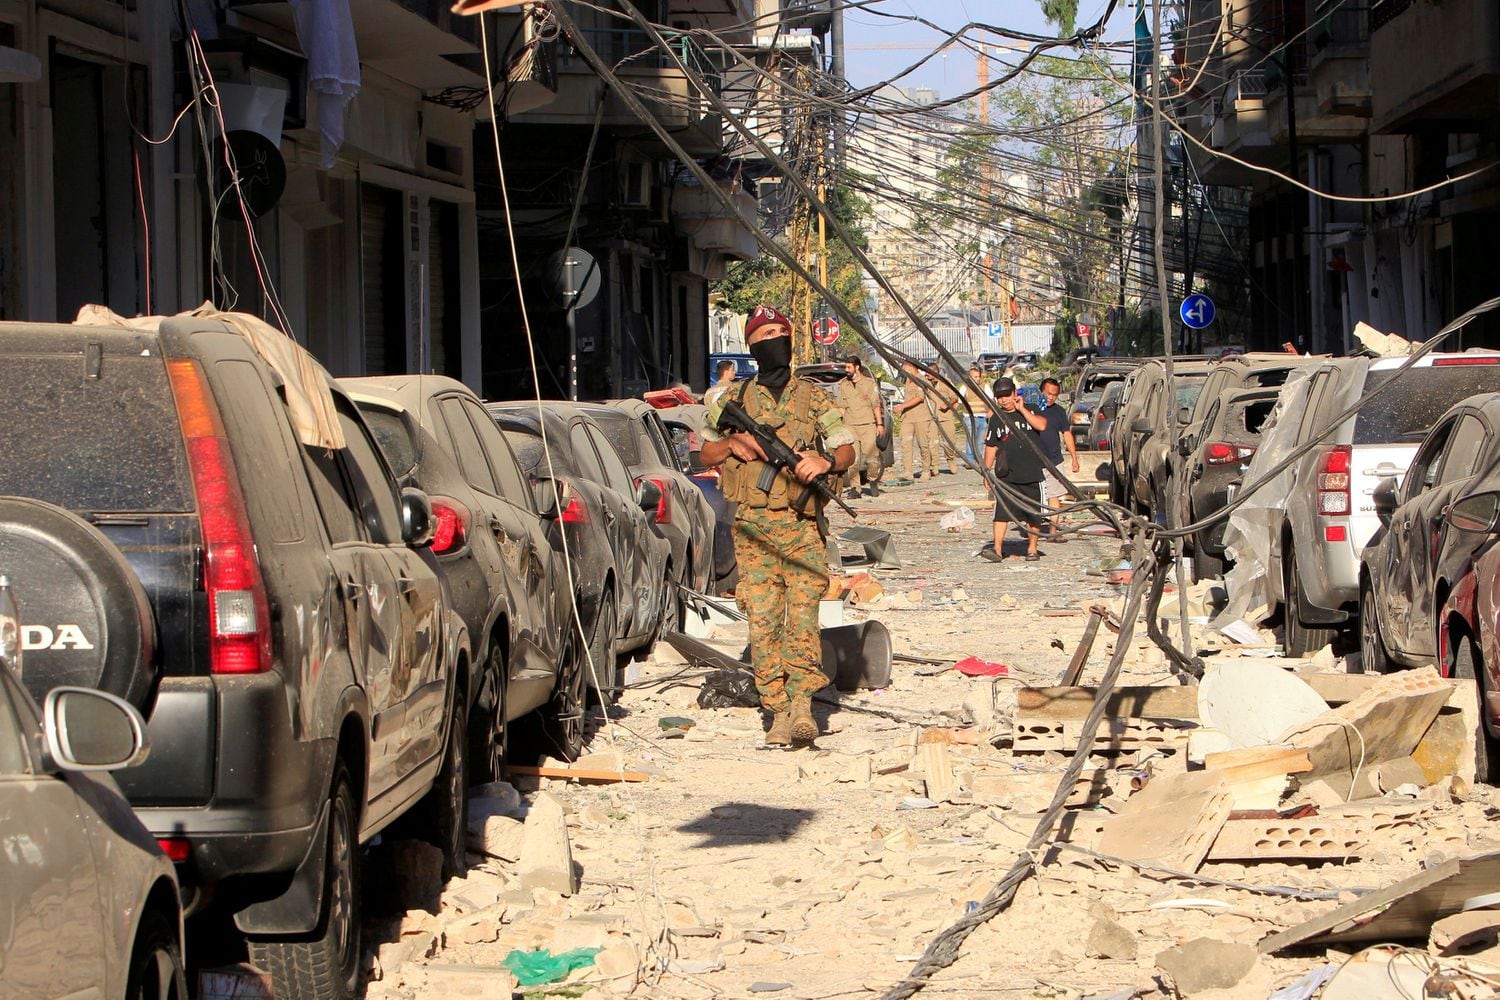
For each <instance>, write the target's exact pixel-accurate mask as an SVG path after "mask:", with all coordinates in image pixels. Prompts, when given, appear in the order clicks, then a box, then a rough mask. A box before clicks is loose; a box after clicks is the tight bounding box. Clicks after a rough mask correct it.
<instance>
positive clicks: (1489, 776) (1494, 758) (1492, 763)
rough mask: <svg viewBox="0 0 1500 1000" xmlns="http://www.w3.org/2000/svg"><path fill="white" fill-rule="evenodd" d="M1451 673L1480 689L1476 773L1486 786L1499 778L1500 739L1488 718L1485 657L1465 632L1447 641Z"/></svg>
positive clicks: (1475, 749)
mask: <svg viewBox="0 0 1500 1000" xmlns="http://www.w3.org/2000/svg"><path fill="white" fill-rule="evenodd" d="M1448 658H1449V666H1448V676H1449V677H1460V678H1463V679H1465V680H1471V681H1473V682H1474V683H1475V685H1476V686H1477V687H1478V689H1479V691H1478V694H1479V732H1478V733H1476V734H1475V739H1474V776H1475V777H1476V778H1478V780H1480V781H1482V782H1484V783H1485V784H1486V785H1493V784H1495V783H1496V782H1497V781H1500V742H1497V741H1496V739H1495V737H1493V736H1491V735H1490V727H1489V724H1488V723H1487V722H1486V721H1485V715H1486V714H1487V713H1486V711H1485V707H1484V705H1485V695H1484V688H1485V677H1484V674H1485V671H1484V657H1483V656H1482V655H1481V654H1480V652H1479V648H1478V646H1477V645H1476V643H1475V642H1474V640H1473V639H1471V638H1469V637H1468V636H1467V635H1465V634H1463V633H1458V634H1455V635H1453V636H1452V637H1451V641H1450V642H1449V644H1448Z"/></svg>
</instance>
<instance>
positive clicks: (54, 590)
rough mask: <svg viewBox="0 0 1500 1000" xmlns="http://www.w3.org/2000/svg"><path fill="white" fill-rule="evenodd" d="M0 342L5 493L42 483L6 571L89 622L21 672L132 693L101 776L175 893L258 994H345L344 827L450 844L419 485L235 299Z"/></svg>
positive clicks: (458, 776) (349, 846)
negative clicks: (117, 793)
mask: <svg viewBox="0 0 1500 1000" xmlns="http://www.w3.org/2000/svg"><path fill="white" fill-rule="evenodd" d="M257 345H261V346H260V348H258V347H257ZM263 351H264V353H263ZM0 355H3V356H4V357H5V359H6V361H5V364H4V365H0V400H3V402H0V456H3V460H0V494H13V495H17V496H22V497H29V498H35V499H37V500H41V501H45V504H31V505H30V506H32V507H36V508H38V510H39V511H41V512H42V513H39V514H37V515H36V516H35V517H34V518H33V519H32V521H31V522H30V523H28V522H26V521H25V519H24V518H23V519H21V520H16V519H12V520H9V521H7V522H5V525H4V529H3V535H0V562H4V563H6V565H5V567H4V570H3V571H4V572H5V573H7V574H8V575H9V577H10V579H11V582H12V586H13V588H14V592H15V595H16V599H17V601H18V602H19V603H20V604H21V605H22V606H23V607H27V608H28V609H29V610H28V614H27V617H28V618H29V620H31V621H49V620H50V621H52V622H55V623H70V624H76V623H79V622H83V623H84V624H83V625H81V626H80V627H79V629H78V630H77V634H80V635H84V639H83V641H81V642H74V643H72V644H71V646H67V647H64V648H58V647H57V646H55V645H54V647H53V649H51V650H49V651H48V652H49V653H51V654H52V658H51V659H48V658H44V657H42V656H36V657H32V656H30V655H28V659H27V661H26V672H25V677H24V681H25V683H26V684H27V686H28V687H29V688H30V689H31V690H32V692H33V693H34V694H37V695H41V694H43V693H44V692H45V690H46V689H48V688H50V687H52V686H54V685H56V684H58V683H62V682H64V681H71V682H76V681H78V680H80V679H83V680H85V682H87V683H90V684H91V685H92V686H99V687H103V688H105V689H106V690H111V691H112V692H114V693H119V694H122V695H123V696H126V697H129V698H131V699H132V700H134V701H135V703H136V704H137V705H138V706H139V707H140V708H142V709H143V711H144V712H145V713H146V714H147V716H148V718H149V723H148V735H149V738H150V743H151V747H152V753H151V756H150V758H149V759H148V760H147V761H146V762H145V763H143V764H142V765H141V766H140V767H138V768H135V769H133V770H130V771H122V772H120V774H119V776H118V781H119V784H120V786H121V788H122V790H123V791H124V792H125V794H126V797H127V798H128V799H129V800H130V802H131V804H132V806H133V807H134V808H135V810H136V813H137V815H138V816H139V817H140V819H141V821H142V823H143V824H144V825H145V826H146V828H147V829H148V830H150V831H151V832H152V834H153V835H154V836H155V837H157V838H158V841H159V843H160V844H161V845H162V847H163V848H164V849H165V850H166V852H167V854H168V855H169V856H170V857H172V858H173V860H174V861H177V862H178V866H177V867H178V874H179V878H180V879H181V881H182V883H183V887H184V892H185V893H186V894H188V895H189V896H190V898H191V901H192V903H193V904H194V905H195V906H201V905H203V904H205V903H207V902H209V901H212V902H213V903H214V905H221V906H223V907H226V908H227V909H228V910H229V911H230V912H232V913H233V916H234V920H235V922H236V924H237V925H238V927H239V929H240V931H241V932H242V933H244V934H245V935H246V936H247V937H248V939H249V954H250V958H251V960H252V961H253V962H254V963H255V964H256V965H257V966H259V967H261V968H262V969H264V970H266V971H267V972H269V973H270V975H271V977H272V978H273V980H274V983H275V991H276V995H277V997H280V998H287V997H307V998H313V997H318V998H328V997H333V998H343V997H351V996H353V995H354V994H355V990H356V986H357V980H358V971H359V958H360V941H359V938H360V934H359V928H360V913H359V909H360V877H359V864H358V861H359V853H360V851H359V845H360V844H362V843H365V842H367V841H369V840H370V839H371V838H372V837H374V836H375V835H376V834H377V833H378V832H380V831H381V830H382V829H383V828H385V827H387V826H388V825H389V824H391V823H392V822H394V821H395V820H397V819H403V821H404V823H409V824H412V825H414V826H418V827H419V828H420V829H421V830H422V832H423V833H424V834H426V835H429V836H431V837H433V838H434V839H435V842H437V843H439V845H440V846H442V847H443V849H444V854H445V859H446V861H447V862H448V865H449V867H450V869H453V868H457V867H461V866H462V864H463V859H464V853H463V836H464V832H465V831H464V821H465V818H466V817H465V808H466V795H465V781H466V779H465V758H466V753H465V751H466V749H467V748H466V745H465V741H464V739H463V735H464V728H465V719H464V711H465V709H466V708H467V705H468V701H467V698H465V697H455V693H456V692H461V691H463V690H464V689H465V686H466V685H467V683H468V670H469V666H468V637H467V634H466V633H465V632H464V631H463V629H462V625H461V622H460V621H459V619H458V618H457V616H456V615H454V614H452V613H451V612H450V610H449V609H448V606H447V600H446V597H445V595H444V585H443V583H442V582H441V581H440V579H439V576H438V575H437V572H436V570H435V568H434V567H435V562H434V560H433V559H432V557H431V555H430V554H429V553H427V552H425V551H423V547H424V546H426V545H427V544H428V543H429V541H430V538H431V533H432V515H431V508H430V505H429V503H428V501H427V498H426V497H425V496H424V495H423V494H421V493H420V492H418V491H415V490H408V491H404V492H401V493H398V491H397V489H396V486H395V482H394V480H393V478H392V476H391V472H390V470H389V469H388V468H387V466H386V463H385V460H384V459H383V458H382V456H381V454H380V451H379V449H378V448H377V446H376V444H375V442H374V440H373V439H372V437H371V435H370V433H369V431H368V429H367V428H366V426H365V423H364V421H363V419H362V418H361V417H360V415H359V413H358V411H357V410H356V409H355V407H354V405H353V404H352V403H351V402H350V401H349V399H348V398H347V397H346V396H345V395H344V394H343V393H342V392H341V391H340V390H339V389H338V388H337V387H336V386H335V385H333V383H332V380H331V379H329V377H328V375H327V374H326V372H324V371H323V369H322V368H321V367H319V366H318V365H317V363H316V362H314V361H313V360H312V359H311V358H310V357H309V356H307V355H306V354H305V353H304V352H302V351H301V349H300V348H297V347H296V346H295V345H294V344H292V343H291V342H290V341H288V340H286V339H285V338H282V337H281V336H280V335H279V334H276V333H275V332H274V331H271V330H270V329H269V328H268V327H265V326H264V324H259V323H258V321H255V320H252V319H250V318H249V317H242V316H235V315H232V314H210V315H206V316H193V317H188V316H183V317H175V318H170V319H164V320H161V321H159V323H157V324H155V325H153V326H150V327H147V328H144V329H142V328H136V329H126V328H123V327H109V326H66V325H42V324H20V323H0ZM272 358H274V359H276V360H274V361H273V360H270V359H272ZM289 401H290V402H289ZM310 407H311V410H310ZM310 412H311V413H312V414H313V416H317V415H319V414H321V419H313V417H310V416H309V413H310ZM335 429H336V430H335ZM338 432H341V434H342V438H343V446H342V447H329V445H330V444H335V445H336V444H337V437H338ZM308 440H313V441H318V442H320V443H318V444H305V443H303V442H304V441H308ZM18 505H20V506H25V504H24V503H19V504H18ZM47 505H52V506H47ZM59 508H60V509H59ZM48 511H50V512H51V514H50V515H48V514H47V513H46V512H48ZM70 512H71V513H70ZM69 525H72V527H69ZM89 546H92V548H91V549H90V548H89ZM82 550H88V551H93V552H96V553H100V554H99V555H97V556H95V557H93V558H90V559H83V560H79V559H72V558H70V555H71V553H73V552H77V551H82ZM18 553H19V555H18ZM111 555H113V557H114V561H113V563H112V562H111V559H110V556H111ZM49 558H50V559H51V562H49V561H48V560H49ZM59 581H61V582H59ZM96 598H100V599H97V600H96ZM111 601H114V602H115V606H113V607H112V606H111V605H110V602H111ZM101 608H102V611H101ZM138 612H139V613H138ZM101 614H102V616H103V617H105V618H107V619H108V620H109V621H110V622H111V624H113V623H114V622H116V621H129V620H131V619H132V618H134V619H135V620H136V621H138V623H139V626H140V629H141V630H142V631H143V632H144V633H145V634H147V635H148V636H149V638H148V639H147V640H145V641H142V642H140V643H138V644H137V645H138V648H139V649H141V650H146V651H147V652H146V654H145V655H144V656H143V657H141V658H140V659H141V662H140V664H139V665H137V666H130V667H126V668H124V669H121V666H120V664H119V663H117V662H112V661H110V657H109V655H108V653H107V651H105V652H104V653H102V654H101V651H99V650H97V649H90V648H88V647H90V646H91V645H92V644H90V643H89V642H88V641H87V637H86V632H87V627H88V623H89V622H90V621H94V620H97V619H98V617H99V616H100V615H101ZM91 616H93V617H91ZM59 633H60V630H59ZM110 638H111V640H113V638H114V636H113V634H111V636H110ZM90 674H92V676H89V675H90ZM414 806H416V807H417V808H416V809H413V807H414ZM208 886H213V891H212V892H206V891H203V890H204V889H206V888H207V887H208Z"/></svg>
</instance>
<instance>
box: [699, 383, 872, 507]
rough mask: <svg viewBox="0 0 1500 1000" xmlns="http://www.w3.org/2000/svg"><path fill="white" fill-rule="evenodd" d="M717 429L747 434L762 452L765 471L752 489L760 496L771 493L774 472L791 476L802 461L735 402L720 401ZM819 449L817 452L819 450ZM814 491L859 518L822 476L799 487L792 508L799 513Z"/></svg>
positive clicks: (783, 442)
mask: <svg viewBox="0 0 1500 1000" xmlns="http://www.w3.org/2000/svg"><path fill="white" fill-rule="evenodd" d="M719 430H721V431H724V432H726V433H728V432H731V431H741V432H743V433H745V434H749V435H750V436H751V437H753V438H755V440H756V442H757V443H758V444H759V445H760V450H761V451H763V452H765V453H766V462H765V468H763V469H762V470H761V473H760V479H759V480H758V481H757V482H756V484H755V488H756V489H758V490H760V491H761V492H762V493H770V492H771V487H772V485H774V484H775V482H776V475H777V473H779V472H780V471H781V470H782V469H786V470H787V473H788V474H789V475H790V474H792V470H793V469H795V468H796V467H797V463H798V462H800V461H802V456H801V455H799V454H797V450H796V449H795V448H793V447H791V446H790V445H788V444H787V443H786V442H785V441H783V440H781V438H779V437H777V436H776V432H775V431H773V430H772V429H771V428H769V427H767V426H766V425H765V424H762V423H757V422H756V420H755V418H754V417H752V416H750V414H749V413H747V412H745V408H744V407H743V406H741V405H740V403H739V401H738V400H733V399H727V400H725V401H724V407H723V409H721V410H720V411H719ZM819 450H820V451H821V449H819ZM794 478H795V476H794ZM814 492H816V493H817V494H818V495H819V496H821V497H822V498H823V499H824V500H832V501H833V502H834V503H836V504H838V505H839V506H840V507H842V508H843V509H844V510H845V511H846V512H848V514H849V516H850V517H858V516H859V515H858V514H856V513H854V508H852V507H850V506H849V505H848V504H846V503H844V501H843V498H841V497H840V496H839V493H838V490H837V489H835V488H834V487H832V486H830V485H829V484H828V480H827V474H826V473H825V474H824V475H822V476H819V477H818V478H817V479H814V480H813V481H812V482H810V483H808V484H807V485H806V486H805V487H804V488H803V490H802V495H801V496H799V497H798V498H797V502H796V503H795V504H793V505H792V506H793V507H795V508H796V509H797V510H799V511H801V510H802V509H803V508H805V507H806V506H807V499H808V497H809V496H810V495H812V494H813V493H814Z"/></svg>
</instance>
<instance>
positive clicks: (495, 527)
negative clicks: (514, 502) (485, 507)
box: [490, 514, 508, 542]
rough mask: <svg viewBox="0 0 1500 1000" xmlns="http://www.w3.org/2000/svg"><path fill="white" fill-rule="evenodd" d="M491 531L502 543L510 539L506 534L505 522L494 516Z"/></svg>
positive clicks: (491, 518)
mask: <svg viewBox="0 0 1500 1000" xmlns="http://www.w3.org/2000/svg"><path fill="white" fill-rule="evenodd" d="M490 531H492V532H494V534H495V537H496V538H498V539H500V540H501V541H502V542H503V541H505V540H506V538H507V537H508V536H507V535H506V533H505V522H504V521H502V520H500V518H498V517H496V516H495V515H494V514H491V515H490Z"/></svg>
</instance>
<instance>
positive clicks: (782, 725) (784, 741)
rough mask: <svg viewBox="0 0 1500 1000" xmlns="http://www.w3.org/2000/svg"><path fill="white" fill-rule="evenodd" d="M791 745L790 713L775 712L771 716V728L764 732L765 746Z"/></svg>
mask: <svg viewBox="0 0 1500 1000" xmlns="http://www.w3.org/2000/svg"><path fill="white" fill-rule="evenodd" d="M791 745H792V716H791V713H790V712H777V713H776V714H775V715H773V716H771V728H770V729H768V730H767V731H766V746H768V747H789V746H791Z"/></svg>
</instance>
